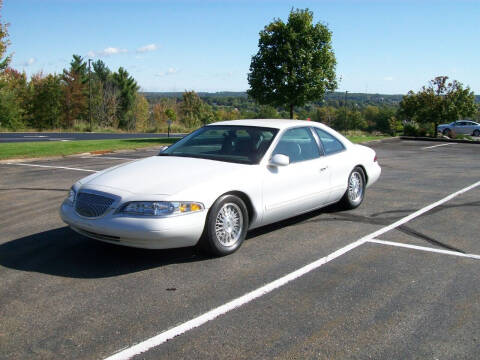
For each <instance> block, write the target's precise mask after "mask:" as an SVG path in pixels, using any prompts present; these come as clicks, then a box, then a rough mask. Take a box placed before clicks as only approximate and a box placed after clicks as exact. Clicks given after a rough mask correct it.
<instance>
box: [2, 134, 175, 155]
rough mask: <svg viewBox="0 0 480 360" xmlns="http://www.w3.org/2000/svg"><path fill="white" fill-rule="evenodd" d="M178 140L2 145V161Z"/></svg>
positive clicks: (134, 147) (117, 140)
mask: <svg viewBox="0 0 480 360" xmlns="http://www.w3.org/2000/svg"><path fill="white" fill-rule="evenodd" d="M177 140H178V138H157V139H115V140H79V141H36V142H18V143H0V160H5V159H20V158H36V157H47V156H65V155H72V154H81V153H85V152H90V151H111V150H125V149H138V148H144V147H151V146H161V145H169V144H172V143H174V142H175V141H177Z"/></svg>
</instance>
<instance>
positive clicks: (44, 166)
mask: <svg viewBox="0 0 480 360" xmlns="http://www.w3.org/2000/svg"><path fill="white" fill-rule="evenodd" d="M7 165H20V166H33V167H41V168H52V169H66V170H76V171H87V172H98V171H97V170H90V169H79V168H72V167H66V166H51V165H37V164H25V163H7Z"/></svg>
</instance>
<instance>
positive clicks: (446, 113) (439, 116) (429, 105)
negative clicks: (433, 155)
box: [398, 76, 477, 136]
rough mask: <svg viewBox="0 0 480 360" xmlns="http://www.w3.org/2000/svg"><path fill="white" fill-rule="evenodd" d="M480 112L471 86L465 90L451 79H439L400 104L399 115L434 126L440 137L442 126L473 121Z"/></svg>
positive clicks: (410, 93) (408, 95)
mask: <svg viewBox="0 0 480 360" xmlns="http://www.w3.org/2000/svg"><path fill="white" fill-rule="evenodd" d="M476 112H477V106H476V104H475V95H474V93H473V91H471V90H470V88H469V87H468V86H467V87H466V88H464V87H463V84H462V83H460V82H458V81H457V80H453V81H452V82H448V76H437V77H436V78H435V79H433V80H431V81H430V82H429V84H428V86H424V87H423V88H422V90H421V91H419V92H418V93H414V92H413V91H409V92H408V94H407V95H405V96H404V97H403V98H402V101H401V102H400V106H399V111H398V114H399V116H400V117H402V118H403V119H406V120H410V121H416V122H418V123H421V124H428V123H431V124H434V126H435V131H434V136H437V131H436V129H437V126H438V124H439V123H441V122H451V121H456V120H458V119H460V118H462V117H471V116H474V115H475V113H476Z"/></svg>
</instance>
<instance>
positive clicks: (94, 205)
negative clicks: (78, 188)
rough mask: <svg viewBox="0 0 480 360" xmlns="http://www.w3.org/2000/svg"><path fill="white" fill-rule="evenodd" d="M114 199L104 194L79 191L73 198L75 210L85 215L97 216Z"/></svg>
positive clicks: (103, 211) (105, 209) (102, 212)
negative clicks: (74, 198)
mask: <svg viewBox="0 0 480 360" xmlns="http://www.w3.org/2000/svg"><path fill="white" fill-rule="evenodd" d="M114 201H115V200H114V199H112V198H109V197H106V196H102V195H96V194H90V193H85V192H81V193H79V194H78V195H77V199H76V200H75V211H76V212H77V213H78V214H80V215H82V216H85V217H98V216H101V215H103V214H104V213H105V211H107V209H108V208H109V207H110V206H111V205H112V204H113V202H114Z"/></svg>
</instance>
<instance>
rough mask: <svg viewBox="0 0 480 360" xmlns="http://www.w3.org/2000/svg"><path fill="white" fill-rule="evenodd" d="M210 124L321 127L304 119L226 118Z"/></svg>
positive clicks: (276, 127) (277, 127) (279, 127)
mask: <svg viewBox="0 0 480 360" xmlns="http://www.w3.org/2000/svg"><path fill="white" fill-rule="evenodd" d="M212 125H237V126H260V127H269V128H275V129H285V128H288V127H292V126H318V127H322V124H319V123H317V122H314V121H306V120H290V119H289V120H287V119H242V120H227V121H220V122H216V123H212V124H209V126H212Z"/></svg>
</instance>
